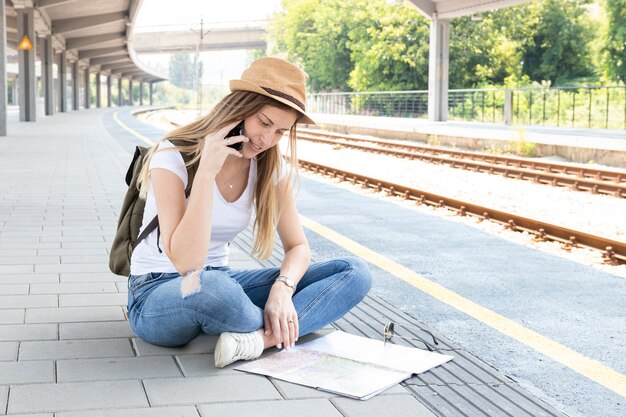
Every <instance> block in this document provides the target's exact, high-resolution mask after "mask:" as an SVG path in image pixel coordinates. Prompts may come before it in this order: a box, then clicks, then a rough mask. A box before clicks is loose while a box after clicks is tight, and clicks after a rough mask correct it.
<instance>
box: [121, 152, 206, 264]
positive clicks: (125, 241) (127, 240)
mask: <svg viewBox="0 0 626 417" xmlns="http://www.w3.org/2000/svg"><path fill="white" fill-rule="evenodd" d="M170 142H172V143H173V144H174V145H176V146H180V145H188V144H189V143H188V142H184V141H182V140H170ZM149 150H150V148H149V147H147V146H137V147H136V148H135V155H134V156H133V160H132V161H131V163H130V166H129V167H128V171H127V172H126V184H127V185H128V190H127V191H126V195H125V196H124V201H123V202H122V208H121V209H120V216H119V219H118V221H117V230H116V232H115V237H114V238H113V244H112V245H111V251H110V252H109V269H110V270H111V272H113V273H114V274H117V275H124V276H128V275H129V274H130V258H131V256H132V254H133V250H134V249H135V247H136V246H137V245H138V244H139V242H141V241H142V240H144V239H145V238H146V237H147V236H148V235H149V234H150V233H151V232H152V231H153V230H154V229H156V228H158V227H159V219H158V217H157V216H155V217H154V218H153V219H152V220H151V221H150V223H148V225H147V226H146V227H145V228H144V230H143V231H142V232H141V235H140V234H139V230H140V229H141V223H142V220H143V212H144V208H145V206H146V200H144V199H142V198H140V197H139V189H138V188H137V179H138V178H139V174H140V172H141V168H142V166H143V163H144V162H145V156H146V155H147V153H148V151H149ZM181 154H182V156H183V159H184V161H185V164H187V163H188V162H189V160H190V159H191V158H192V155H191V154H189V153H186V152H181ZM197 168H198V164H197V163H196V164H193V165H191V166H187V176H188V181H187V188H186V189H185V197H189V194H190V193H191V186H192V185H193V178H194V176H195V174H196V170H197ZM157 239H158V238H157ZM159 252H161V248H159Z"/></svg>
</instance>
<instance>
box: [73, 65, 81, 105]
mask: <svg viewBox="0 0 626 417" xmlns="http://www.w3.org/2000/svg"><path fill="white" fill-rule="evenodd" d="M79 85H80V83H79V82H78V61H74V62H72V110H78V109H80V90H79V87H78V86H79Z"/></svg>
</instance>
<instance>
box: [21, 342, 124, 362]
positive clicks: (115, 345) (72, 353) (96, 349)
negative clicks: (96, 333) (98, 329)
mask: <svg viewBox="0 0 626 417" xmlns="http://www.w3.org/2000/svg"><path fill="white" fill-rule="evenodd" d="M133 356H135V354H134V352H133V349H132V348H131V346H130V343H129V341H128V340H126V339H96V340H73V341H67V340H60V341H51V342H22V343H21V345H20V354H19V360H38V359H39V360H43V359H81V358H115V357H133Z"/></svg>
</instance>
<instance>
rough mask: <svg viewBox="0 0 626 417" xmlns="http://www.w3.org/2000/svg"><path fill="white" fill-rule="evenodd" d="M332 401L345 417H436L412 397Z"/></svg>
mask: <svg viewBox="0 0 626 417" xmlns="http://www.w3.org/2000/svg"><path fill="white" fill-rule="evenodd" d="M330 401H331V402H332V403H333V404H334V405H335V406H336V407H337V409H338V410H339V411H340V412H341V414H342V415H343V416H344V417H379V416H402V417H435V414H433V413H432V412H431V411H430V410H429V409H428V408H426V406H424V404H422V403H420V402H419V401H417V400H416V399H415V398H414V397H413V396H411V395H378V396H376V397H374V398H370V399H369V400H367V401H360V400H353V399H351V398H333V399H331V400H330Z"/></svg>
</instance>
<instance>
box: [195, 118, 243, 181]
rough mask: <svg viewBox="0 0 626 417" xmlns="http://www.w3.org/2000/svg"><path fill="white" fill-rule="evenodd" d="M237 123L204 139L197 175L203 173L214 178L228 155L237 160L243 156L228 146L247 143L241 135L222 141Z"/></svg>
mask: <svg viewBox="0 0 626 417" xmlns="http://www.w3.org/2000/svg"><path fill="white" fill-rule="evenodd" d="M238 123H239V121H237V122H232V123H230V124H228V125H226V126H224V127H223V128H221V129H220V130H218V131H217V132H215V133H211V134H209V135H207V136H206V137H205V138H204V147H203V148H202V156H201V157H200V165H199V167H198V172H199V173H200V172H203V173H206V174H210V175H213V176H215V175H217V173H218V172H220V170H221V169H222V166H223V165H224V161H226V158H227V157H228V155H233V156H237V157H239V158H241V157H242V156H243V155H242V154H241V153H240V152H239V151H237V150H235V149H233V148H229V147H228V145H232V144H234V143H237V142H248V138H247V137H245V136H243V135H240V136H232V137H230V138H228V139H227V140H224V137H225V136H226V135H227V134H228V132H230V131H231V130H232V129H233V128H234V127H235V126H237V124H238Z"/></svg>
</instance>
